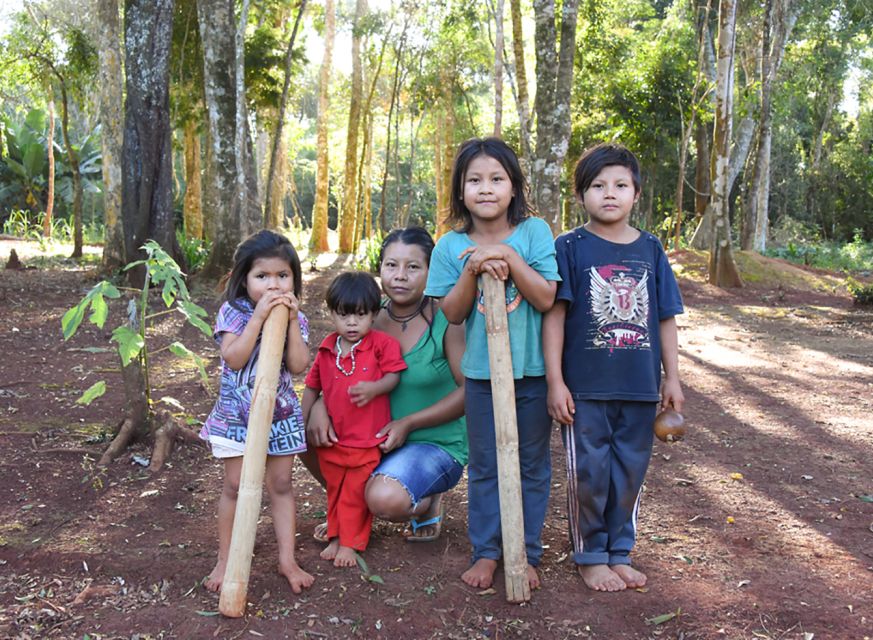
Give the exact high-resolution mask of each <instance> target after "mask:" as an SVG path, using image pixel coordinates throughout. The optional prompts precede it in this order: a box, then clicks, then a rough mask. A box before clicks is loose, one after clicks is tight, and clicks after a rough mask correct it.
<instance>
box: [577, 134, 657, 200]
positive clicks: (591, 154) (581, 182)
mask: <svg viewBox="0 0 873 640" xmlns="http://www.w3.org/2000/svg"><path fill="white" fill-rule="evenodd" d="M614 165H618V166H620V167H625V168H626V169H627V170H628V171H630V173H631V177H632V178H633V181H634V191H635V192H636V193H639V192H640V190H641V189H642V180H641V178H640V163H639V161H638V160H637V157H636V156H635V155H634V154H633V153H632V152H631V151H630V149H628V148H627V147H625V146H624V145H621V144H615V143H611V142H604V143H601V144H598V145H595V146H593V147H589V148H588V149H586V150H585V151H584V152H583V153H582V156H581V157H580V158H579V162H577V163H576V169H575V171H574V172H573V186H574V188H575V190H576V195H577V196H579V197H580V198H581V197H582V196H583V194H584V193H585V192H586V191H588V187H590V186H591V183H592V182H594V179H595V178H596V177H597V176H598V175H600V172H601V171H603V170H604V169H605V168H606V167H610V166H614Z"/></svg>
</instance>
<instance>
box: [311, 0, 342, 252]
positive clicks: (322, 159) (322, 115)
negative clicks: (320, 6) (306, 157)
mask: <svg viewBox="0 0 873 640" xmlns="http://www.w3.org/2000/svg"><path fill="white" fill-rule="evenodd" d="M335 33H336V8H335V6H334V0H325V3H324V57H323V58H322V61H321V71H320V75H319V80H318V119H317V123H316V130H317V132H318V133H317V138H318V140H317V143H316V151H315V152H316V160H315V164H316V170H315V203H314V205H313V207H312V234H311V235H310V236H309V248H310V250H312V252H313V253H321V252H323V251H327V250H328V245H327V217H328V216H327V213H328V205H329V198H330V193H329V190H328V187H329V185H330V175H329V173H330V169H329V166H328V144H327V121H328V109H329V108H330V70H331V66H332V65H333V41H334V36H335Z"/></svg>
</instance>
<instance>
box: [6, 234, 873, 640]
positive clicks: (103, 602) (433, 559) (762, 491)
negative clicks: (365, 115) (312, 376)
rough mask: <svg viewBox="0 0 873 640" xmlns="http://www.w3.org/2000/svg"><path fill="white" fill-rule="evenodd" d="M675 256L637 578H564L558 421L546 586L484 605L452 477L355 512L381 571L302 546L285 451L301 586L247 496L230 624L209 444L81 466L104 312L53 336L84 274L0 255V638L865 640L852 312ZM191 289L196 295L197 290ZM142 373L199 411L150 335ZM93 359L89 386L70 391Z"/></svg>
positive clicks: (870, 537) (867, 443)
mask: <svg viewBox="0 0 873 640" xmlns="http://www.w3.org/2000/svg"><path fill="white" fill-rule="evenodd" d="M11 247H15V248H16V249H17V250H18V253H19V255H20V256H21V257H22V258H23V259H24V261H25V263H26V264H38V259H37V254H38V253H39V248H38V247H37V246H36V245H33V244H27V243H23V242H12V241H3V242H0V260H2V261H3V263H5V260H6V258H7V256H8V253H9V249H10V248H11ZM675 261H676V262H677V264H678V265H679V268H678V269H677V271H678V272H679V274H680V277H681V286H682V289H683V294H684V296H685V302H686V305H687V313H686V314H685V315H683V316H681V317H680V319H679V326H680V341H681V361H680V367H681V372H682V377H683V382H684V388H685V393H686V397H687V400H688V404H687V410H686V417H687V419H688V421H689V424H690V434H689V437H688V438H687V439H686V440H685V441H684V442H681V443H678V444H673V445H666V444H663V443H660V442H658V443H656V445H655V454H654V458H653V460H652V465H651V469H650V472H649V475H648V478H647V483H646V490H645V494H644V498H643V503H642V508H641V512H640V521H639V539H638V544H637V548H636V552H635V561H636V564H637V566H638V567H640V568H641V569H642V570H644V571H645V572H646V573H647V574H648V576H649V584H648V586H647V587H646V588H644V589H640V590H634V591H627V592H623V593H618V594H599V593H593V592H591V591H589V590H587V589H586V588H585V587H584V586H583V585H582V583H581V582H580V580H579V578H578V577H577V575H576V573H575V571H574V566H573V564H572V561H571V559H569V555H571V554H570V545H569V541H568V537H567V533H566V531H567V523H566V517H565V513H566V502H565V500H566V498H565V484H566V479H565V471H564V454H563V450H562V447H561V444H560V440H559V438H558V436H557V432H556V434H555V437H554V439H553V447H552V449H553V493H552V500H551V503H550V508H549V516H548V520H547V522H546V529H545V535H544V542H545V544H546V546H547V549H546V554H545V558H544V561H543V566H542V573H543V579H544V586H543V588H542V589H541V590H539V591H537V592H535V593H534V595H533V599H532V601H531V602H530V603H529V604H526V605H523V606H517V605H510V604H507V603H506V602H505V600H504V587H503V576H502V573H498V576H497V581H496V584H495V589H494V590H493V591H488V592H479V591H478V590H475V589H470V588H468V587H467V586H466V585H464V584H463V583H462V582H461V581H460V580H459V578H458V577H459V575H460V574H461V572H462V571H463V570H464V569H465V568H466V566H467V563H468V558H469V545H468V542H467V539H466V526H465V524H466V492H465V486H464V484H463V481H462V484H461V485H460V486H458V487H457V488H455V489H454V490H453V491H452V492H451V493H450V494H449V495H448V497H447V500H446V506H447V516H448V519H447V523H446V526H445V527H444V529H443V535H442V536H441V538H440V539H439V540H438V541H437V542H435V543H432V544H420V545H412V544H406V543H405V542H404V541H403V538H402V536H401V532H402V528H401V527H400V526H398V525H392V524H388V523H378V524H377V525H376V527H375V532H374V536H373V539H372V544H371V548H370V549H368V550H367V552H366V553H365V554H364V557H365V559H366V563H367V565H368V566H369V570H370V572H371V574H372V575H373V576H379V577H380V578H381V580H382V581H383V582H384V584H379V583H378V582H375V581H372V580H367V579H366V578H365V577H364V576H363V574H362V572H360V571H358V570H357V569H355V570H338V569H334V568H333V567H332V565H330V564H328V563H327V562H325V561H322V560H320V559H319V557H318V552H319V551H320V548H321V545H319V544H318V543H316V542H315V541H314V540H313V539H312V531H313V527H314V526H315V525H316V524H317V523H319V522H321V521H322V519H323V517H324V509H325V498H324V494H323V493H322V491H321V490H320V489H319V488H318V486H317V485H316V484H315V483H314V482H313V481H312V480H311V478H310V477H309V475H308V473H307V472H306V471H305V470H304V469H303V468H302V467H298V468H297V469H296V471H295V485H296V491H297V496H298V512H299V520H298V522H299V527H298V529H299V532H298V545H297V547H298V557H299V559H300V560H301V562H302V564H303V565H304V567H305V568H306V569H307V570H308V571H310V572H311V573H313V574H314V575H315V577H316V582H315V585H314V586H313V587H312V588H311V589H310V590H309V591H307V592H306V593H304V594H303V595H300V596H294V595H293V594H291V592H290V590H289V589H288V588H287V583H285V584H283V582H282V580H281V579H280V577H279V576H278V575H277V574H276V573H275V564H276V545H275V540H274V537H273V534H272V529H271V521H270V510H269V506H268V505H265V506H264V509H263V517H262V519H261V524H260V528H259V532H258V542H257V546H256V549H255V558H254V562H253V567H252V575H251V581H250V587H249V592H248V598H249V602H250V603H251V604H250V606H249V608H248V613H247V615H246V616H245V617H244V618H242V619H238V620H232V619H226V618H223V617H222V616H220V615H218V613H217V608H218V606H217V604H218V603H217V600H218V598H217V596H216V595H214V594H211V593H208V592H207V591H205V590H204V589H203V588H202V587H201V586H199V582H200V580H201V578H203V576H205V575H206V574H207V573H208V572H209V570H210V569H211V568H212V565H213V563H214V556H215V552H216V541H215V537H216V533H215V506H216V500H217V496H218V493H217V491H218V488H219V487H220V483H221V470H220V467H219V466H218V464H217V463H216V462H215V461H214V460H213V459H212V457H211V455H210V454H209V452H208V451H207V450H206V449H205V448H202V447H195V446H191V445H185V446H179V447H178V448H177V449H176V450H175V451H174V453H173V456H172V458H171V459H170V463H169V464H168V465H167V466H166V467H165V469H164V470H163V471H161V472H160V473H158V474H155V475H149V473H148V472H147V471H146V470H145V468H144V467H143V466H141V465H140V463H139V462H137V461H140V462H142V461H143V458H146V459H147V458H148V456H149V448H148V446H147V445H146V444H140V445H137V446H136V447H134V449H132V450H131V451H130V452H129V453H128V454H127V455H125V456H123V457H122V458H120V459H118V460H117V461H116V462H115V463H114V464H112V465H111V466H109V467H108V468H106V469H98V468H95V466H94V462H93V461H94V460H96V458H97V457H99V454H100V453H101V452H102V449H103V448H104V447H105V446H106V443H105V441H104V440H105V438H106V435H107V433H108V432H111V430H112V429H113V428H114V427H115V425H116V422H117V420H118V418H119V416H120V415H121V414H122V412H123V406H124V397H123V391H122V388H121V385H120V376H119V374H118V363H117V360H116V357H115V356H114V354H113V353H111V352H110V351H109V347H110V343H109V334H110V331H111V328H110V327H109V326H108V325H107V328H106V329H104V330H97V329H95V328H91V327H89V328H87V329H86V330H84V331H81V332H80V334H78V335H77V336H75V337H74V338H73V339H72V340H70V341H69V342H64V341H63V338H62V336H61V331H60V318H61V316H62V314H63V313H64V311H66V310H67V309H68V308H70V307H71V306H72V305H73V304H75V302H77V300H78V299H79V298H80V297H81V295H82V294H83V293H84V292H85V291H86V290H87V288H88V287H89V286H91V285H92V284H93V282H94V279H93V273H92V272H91V271H89V269H88V268H83V267H80V266H78V265H77V264H75V263H73V262H65V261H55V262H54V263H53V264H52V265H51V267H50V268H49V267H48V266H45V265H43V266H38V268H34V269H30V270H25V271H2V272H0V317H2V320H3V321H2V323H0V354H2V356H0V473H2V478H3V483H2V487H0V637H4V638H7V637H8V638H77V639H81V638H139V639H146V638H213V637H215V638H249V637H266V638H345V637H350V636H352V637H361V638H392V639H393V638H397V639H405V638H459V639H460V638H490V639H494V640H496V639H498V638H510V637H518V638H577V637H578V638H685V639H691V638H791V639H794V638H799V639H803V640H810V639H812V638H816V639H819V638H821V639H824V638H858V639H861V638H867V637H870V636H873V418H871V415H873V310H870V309H869V308H868V309H866V310H864V309H857V308H853V307H852V304H851V300H850V299H849V298H848V297H847V296H846V295H845V294H844V293H840V292H839V290H835V289H834V285H835V284H836V283H838V279H836V278H834V277H831V276H829V275H828V274H823V273H820V272H812V271H809V270H801V269H798V268H796V267H793V266H789V265H787V264H786V263H782V262H778V261H770V260H765V259H757V260H752V259H750V258H748V257H745V258H744V263H748V264H745V266H744V270H747V271H748V273H749V274H750V277H749V279H750V280H751V282H750V283H749V285H748V286H747V287H745V288H744V289H741V290H737V291H721V290H718V289H715V288H713V287H710V286H709V285H706V284H703V283H702V279H701V277H700V270H701V260H700V258H699V257H697V256H694V255H693V254H682V255H679V256H675ZM306 264H308V262H307V263H306ZM318 265H319V271H318V272H314V273H307V274H306V282H305V292H304V295H305V300H304V305H305V310H306V312H307V313H308V314H309V315H310V317H311V319H312V320H313V323H314V328H315V335H314V336H313V337H314V339H313V340H312V343H313V344H318V341H319V339H320V338H321V336H323V335H324V333H325V331H326V329H327V327H326V325H325V317H324V314H323V313H320V299H321V292H322V291H323V288H324V286H325V285H326V282H327V281H328V280H329V279H330V277H331V275H332V274H333V273H334V272H335V271H336V270H337V269H339V268H342V267H343V264H342V263H341V262H340V261H339V260H337V259H336V257H335V256H333V257H331V256H322V257H321V258H320V259H319V262H318ZM768 273H769V274H771V275H772V274H776V276H778V277H777V278H776V279H774V278H772V277H764V276H763V275H762V274H765V275H766V274H768ZM774 283H775V284H774ZM195 293H196V295H197V296H198V299H200V300H201V301H202V303H203V304H204V306H206V307H207V308H208V310H209V311H210V314H213V313H214V311H215V310H216V308H217V304H216V301H215V296H214V295H213V293H212V292H210V291H207V290H204V289H198V290H195ZM119 311H120V307H118V306H113V308H112V313H113V314H116V313H119ZM113 326H114V325H113ZM159 334H160V335H158V336H157V338H156V340H157V341H158V343H161V341H162V340H166V342H170V338H171V337H173V338H175V337H176V335H181V337H182V340H183V341H184V342H185V343H186V344H187V345H188V346H189V347H190V348H192V349H194V350H195V351H197V352H199V353H201V354H202V355H204V356H205V357H208V359H209V360H208V362H209V371H210V373H211V374H212V379H213V380H215V381H216V383H217V370H218V369H217V365H218V357H217V352H216V350H215V348H214V346H213V345H211V344H210V343H209V341H208V340H207V339H205V338H204V337H202V336H200V335H198V334H197V333H196V332H195V331H193V330H190V329H187V328H186V329H182V330H180V324H179V322H178V321H176V320H172V319H165V320H163V321H162V324H161V325H160V330H159ZM95 348H96V350H95ZM152 377H153V382H154V385H155V387H156V391H155V398H163V397H167V396H168V397H172V398H174V399H175V400H176V401H178V403H180V404H181V406H182V407H184V410H179V409H178V408H177V409H174V411H176V412H177V413H178V414H179V418H180V419H182V420H188V421H189V422H190V424H191V426H190V428H191V429H196V428H197V425H196V422H195V421H196V420H202V419H204V418H205V416H206V414H207V413H208V411H209V409H210V408H211V404H212V398H213V397H214V396H213V392H214V391H209V390H207V389H206V388H205V387H204V386H202V385H201V383H200V382H199V380H198V376H197V373H196V371H195V370H193V369H192V368H190V367H189V366H188V365H186V364H184V363H182V362H181V361H178V360H175V359H173V358H172V356H169V355H166V354H162V355H161V356H159V357H157V358H156V360H155V362H154V371H153V373H152ZM104 378H105V379H106V380H107V382H108V391H107V393H106V395H105V396H103V397H101V398H99V399H98V400H96V401H95V402H94V403H93V404H91V405H90V406H88V407H82V406H80V405H77V404H76V403H75V400H76V398H78V397H79V395H80V394H81V393H82V391H83V390H85V389H87V388H88V387H90V386H91V385H92V384H93V383H94V382H96V381H97V380H100V379H104ZM216 383H213V386H214V384H216ZM164 404H165V405H166V403H164ZM167 406H169V405H167Z"/></svg>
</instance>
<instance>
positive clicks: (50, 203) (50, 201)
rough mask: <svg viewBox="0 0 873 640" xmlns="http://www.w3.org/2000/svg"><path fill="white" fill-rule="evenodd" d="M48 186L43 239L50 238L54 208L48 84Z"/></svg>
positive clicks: (51, 104)
mask: <svg viewBox="0 0 873 640" xmlns="http://www.w3.org/2000/svg"><path fill="white" fill-rule="evenodd" d="M48 91H49V96H48V136H47V139H46V147H48V154H47V155H48V185H47V188H46V199H45V217H43V219H42V235H43V237H44V238H51V237H52V215H53V214H54V208H55V98H54V95H53V94H54V88H53V87H52V86H51V83H49V87H48Z"/></svg>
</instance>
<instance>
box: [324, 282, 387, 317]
mask: <svg viewBox="0 0 873 640" xmlns="http://www.w3.org/2000/svg"><path fill="white" fill-rule="evenodd" d="M324 301H325V302H326V303H327V308H328V309H330V310H331V311H333V312H334V313H339V314H341V315H348V314H350V313H373V314H375V313H378V312H379V309H380V308H381V304H380V303H381V302H382V294H381V293H380V292H379V285H378V284H376V279H375V278H374V277H373V276H371V275H370V274H369V273H366V272H364V271H347V272H345V273H341V274H339V275H338V276H337V277H336V278H334V279H333V282H331V283H330V286H329V287H328V288H327V293H326V294H325V295H324Z"/></svg>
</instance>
